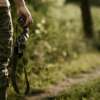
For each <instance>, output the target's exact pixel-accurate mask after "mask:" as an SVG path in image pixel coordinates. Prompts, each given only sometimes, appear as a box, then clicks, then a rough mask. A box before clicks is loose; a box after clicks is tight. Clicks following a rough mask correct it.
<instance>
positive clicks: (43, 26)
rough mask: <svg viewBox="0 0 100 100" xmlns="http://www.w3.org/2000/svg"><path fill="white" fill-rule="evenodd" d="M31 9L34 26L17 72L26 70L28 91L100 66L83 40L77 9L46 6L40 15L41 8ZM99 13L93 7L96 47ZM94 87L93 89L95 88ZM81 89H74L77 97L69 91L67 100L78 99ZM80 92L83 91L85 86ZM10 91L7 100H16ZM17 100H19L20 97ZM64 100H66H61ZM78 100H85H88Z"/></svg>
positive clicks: (96, 53)
mask: <svg viewBox="0 0 100 100" xmlns="http://www.w3.org/2000/svg"><path fill="white" fill-rule="evenodd" d="M32 6H33V5H31V4H30V5H29V9H30V11H31V13H32V16H33V19H34V24H33V25H32V27H31V31H30V39H29V41H28V43H27V48H26V50H25V55H24V57H23V59H21V60H20V61H19V64H18V67H19V68H22V67H23V66H25V67H26V68H27V72H28V77H29V82H30V85H31V89H46V88H47V87H48V86H50V85H52V84H56V83H58V82H59V81H63V80H64V79H66V77H74V76H77V75H79V74H81V73H89V72H91V71H93V70H95V69H96V68H98V67H99V66H100V54H99V52H97V51H96V48H94V47H93V45H91V43H89V41H88V40H87V41H86V39H85V37H84V32H83V29H82V22H81V12H80V8H79V6H77V5H73V4H69V5H67V6H60V7H59V6H57V5H56V6H55V5H49V6H48V7H47V6H45V7H47V8H46V10H45V11H44V8H43V11H42V8H41V10H39V9H37V10H34V9H33V7H32ZM42 7H43V6H42ZM99 10H100V8H99V7H92V15H93V21H94V27H95V32H96V37H95V40H96V43H98V44H99V42H100V39H99V34H98V30H100V29H99V27H100V16H99V14H98V13H99ZM15 19H16V18H15ZM15 23H16V21H15V20H14V24H15ZM92 42H94V41H92ZM97 83H98V82H97ZM97 83H96V84H97ZM91 84H92V83H91ZM93 84H94V85H93ZM93 84H92V85H93V86H94V87H95V85H96V84H95V83H93ZM92 85H91V87H92ZM86 87H87V86H86ZM80 88H81V85H80V87H77V89H78V90H77V91H78V92H76V94H75V91H76V90H74V89H73V90H72V93H73V95H72V96H71V91H70V90H69V92H68V95H69V96H70V97H69V99H68V100H73V99H70V98H75V97H74V94H75V96H76V98H78V96H79V95H80V94H81V91H80ZM82 88H83V90H84V86H82ZM88 88H90V87H88ZM9 91H10V92H9V97H10V98H9V99H10V100H14V98H16V97H15V94H14V91H13V90H12V89H10V90H9ZM84 91H87V90H84ZM77 93H78V94H77ZM86 93H87V92H86ZM11 96H12V98H11ZM97 97H98V95H97ZM17 98H18V100H19V98H20V97H17ZM57 98H58V97H57ZM59 98H62V96H61V97H59ZM63 98H67V97H66V96H64V97H63ZM50 100H51V99H50ZM57 100H63V99H57ZM65 100H67V99H65ZM76 100H78V99H76ZM79 100H87V98H83V99H79ZM91 100H92V99H91ZM93 100H94V99H93ZM96 100H97V99H96Z"/></svg>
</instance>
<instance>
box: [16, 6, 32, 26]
mask: <svg viewBox="0 0 100 100" xmlns="http://www.w3.org/2000/svg"><path fill="white" fill-rule="evenodd" d="M17 13H18V15H19V17H24V18H25V25H24V26H30V24H32V16H31V14H30V12H29V10H28V8H27V7H26V6H22V7H19V8H17Z"/></svg>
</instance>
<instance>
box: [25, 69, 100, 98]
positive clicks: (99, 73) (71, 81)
mask: <svg viewBox="0 0 100 100" xmlns="http://www.w3.org/2000/svg"><path fill="white" fill-rule="evenodd" d="M98 77H100V67H99V68H97V69H95V70H93V71H92V72H90V73H83V74H80V75H78V76H77V77H74V78H66V79H65V80H64V81H62V82H59V83H58V84H56V85H51V86H50V87H49V88H47V90H46V91H45V92H44V93H39V94H38V93H37V94H35V95H34V94H33V95H31V96H27V97H25V100H43V98H46V97H52V96H56V95H58V94H60V93H61V92H63V91H64V90H65V89H68V88H70V87H71V86H73V85H75V84H79V83H85V82H87V81H91V80H93V79H96V78H98Z"/></svg>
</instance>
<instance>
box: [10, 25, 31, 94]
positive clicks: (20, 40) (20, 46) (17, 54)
mask: <svg viewBox="0 0 100 100" xmlns="http://www.w3.org/2000/svg"><path fill="white" fill-rule="evenodd" d="M28 33H29V29H28V27H23V32H22V33H21V34H20V36H18V37H17V39H16V41H15V44H14V50H13V57H12V60H11V62H12V63H11V65H12V73H11V80H12V85H13V88H14V90H15V91H16V93H17V94H21V92H20V89H19V87H18V84H17V83H18V82H17V79H16V76H17V62H18V60H19V59H21V58H22V56H23V53H24V49H25V43H26V41H27V39H28V35H29V34H28ZM22 68H23V70H24V76H25V84H26V88H25V91H24V93H23V94H24V95H26V94H28V93H29V90H30V85H29V80H28V76H27V71H26V68H25V67H22Z"/></svg>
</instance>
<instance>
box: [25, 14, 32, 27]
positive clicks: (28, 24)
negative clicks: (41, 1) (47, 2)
mask: <svg viewBox="0 0 100 100" xmlns="http://www.w3.org/2000/svg"><path fill="white" fill-rule="evenodd" d="M32 22H33V20H32V16H31V15H30V16H27V17H26V21H25V26H30V25H31V24H32Z"/></svg>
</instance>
